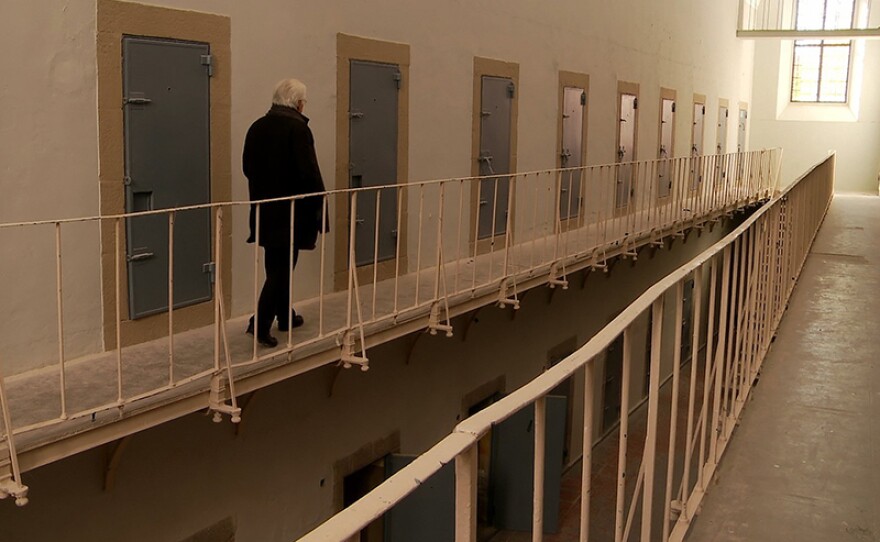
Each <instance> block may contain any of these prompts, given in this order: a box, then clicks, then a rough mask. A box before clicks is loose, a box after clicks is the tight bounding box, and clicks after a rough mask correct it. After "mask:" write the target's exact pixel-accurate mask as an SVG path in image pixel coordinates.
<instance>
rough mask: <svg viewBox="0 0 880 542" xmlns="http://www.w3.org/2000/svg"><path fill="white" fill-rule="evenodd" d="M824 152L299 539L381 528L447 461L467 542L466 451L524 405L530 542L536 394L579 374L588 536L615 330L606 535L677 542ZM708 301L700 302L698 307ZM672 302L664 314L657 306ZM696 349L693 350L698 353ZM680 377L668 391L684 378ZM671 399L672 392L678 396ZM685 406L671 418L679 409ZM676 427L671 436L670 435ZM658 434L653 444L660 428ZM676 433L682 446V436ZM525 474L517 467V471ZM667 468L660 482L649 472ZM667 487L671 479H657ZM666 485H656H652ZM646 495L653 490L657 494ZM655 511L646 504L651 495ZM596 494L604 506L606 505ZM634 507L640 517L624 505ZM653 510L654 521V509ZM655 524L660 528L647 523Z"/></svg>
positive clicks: (821, 194)
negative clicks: (619, 368)
mask: <svg viewBox="0 0 880 542" xmlns="http://www.w3.org/2000/svg"><path fill="white" fill-rule="evenodd" d="M833 170H834V156H831V157H829V158H827V159H825V160H823V162H821V163H820V164H818V165H817V166H815V167H814V168H813V169H812V170H810V171H809V172H808V173H806V174H805V175H804V176H803V177H801V178H800V179H799V180H798V181H797V182H795V183H794V184H792V185H790V186H789V187H788V188H786V190H785V191H784V192H782V193H781V194H779V195H777V196H776V197H775V198H774V199H773V200H772V201H771V202H770V203H769V204H767V205H766V206H764V207H762V208H761V209H760V210H758V211H757V212H756V213H755V214H753V215H752V216H751V217H750V218H749V219H747V220H746V221H745V222H744V223H743V224H742V225H741V226H739V227H738V228H737V229H736V230H735V231H733V232H732V233H731V234H729V235H728V236H726V237H725V238H724V239H722V240H721V241H719V242H718V243H716V244H715V245H714V246H712V247H711V248H710V249H709V250H707V251H705V252H704V253H702V254H701V255H699V256H698V257H697V258H695V259H693V260H692V261H690V262H689V263H687V264H686V265H684V266H682V267H681V268H679V269H678V270H676V271H674V272H673V273H671V274H670V275H668V276H667V277H665V278H664V279H663V280H661V281H659V282H658V283H656V284H655V285H653V286H652V287H651V288H649V289H648V290H647V291H646V292H645V293H644V294H643V295H641V296H640V297H639V298H638V299H637V300H636V301H635V302H634V303H632V304H631V305H630V306H629V307H628V308H627V309H626V310H624V311H623V312H622V313H621V314H620V315H619V316H618V317H617V318H615V319H614V320H613V321H612V322H611V323H610V324H608V326H606V327H605V328H604V329H602V330H601V331H600V332H599V333H598V334H597V335H596V336H594V337H593V338H592V339H591V340H590V341H589V342H588V343H587V344H586V345H584V346H583V347H581V348H580V349H579V350H578V351H576V352H575V353H574V354H572V355H571V356H569V357H568V358H566V359H565V360H563V361H561V362H560V363H558V364H557V365H555V366H553V367H552V368H551V369H549V370H547V371H546V372H544V373H543V374H541V375H540V376H538V377H537V378H535V379H534V380H532V381H531V382H530V383H528V384H526V385H525V386H523V387H522V388H520V389H518V390H516V391H515V392H513V393H511V394H510V395H508V396H507V397H505V398H503V399H501V400H500V401H498V402H496V403H494V404H492V405H491V406H489V407H487V408H486V409H485V410H483V411H481V412H479V413H477V414H475V415H474V416H472V417H471V418H468V419H466V420H464V421H463V422H461V423H460V424H459V425H458V426H457V427H456V428H455V430H454V431H453V432H452V434H450V435H449V436H447V437H446V438H444V439H443V440H441V441H440V442H439V443H438V444H436V445H435V446H433V447H432V448H431V449H429V450H428V451H427V452H425V453H424V454H422V455H421V456H419V457H418V458H417V459H416V460H415V461H413V462H412V463H411V464H410V465H409V466H407V467H406V468H404V469H402V470H401V471H399V472H398V473H396V474H395V475H393V476H392V477H390V478H389V479H388V480H387V481H386V482H385V483H383V484H381V485H380V486H378V487H377V488H376V489H374V490H373V491H372V492H370V493H369V494H367V495H366V496H365V497H363V498H362V499H360V500H359V501H357V502H355V503H354V504H353V505H351V506H350V507H348V508H346V509H345V510H343V511H341V512H339V513H338V514H337V515H335V516H333V517H332V518H330V519H329V520H328V521H327V522H326V523H324V524H322V525H321V526H319V527H318V528H317V529H315V530H314V531H312V532H311V533H309V534H307V535H306V536H304V537H303V538H301V539H300V540H301V541H303V542H319V541H322V542H326V541H342V540H347V539H348V538H349V537H351V536H353V535H356V534H357V533H358V532H359V531H360V530H361V529H362V528H363V527H365V526H367V525H368V524H370V523H371V522H372V521H374V520H376V519H379V518H381V517H382V516H383V514H384V513H385V512H387V511H389V510H391V509H392V508H393V507H394V506H395V505H396V504H398V503H399V502H400V501H402V500H403V499H404V498H406V496H407V495H409V494H410V493H411V492H412V491H414V490H415V489H417V488H418V487H419V486H420V485H422V484H424V483H426V482H427V481H428V480H429V478H430V477H431V476H432V475H434V474H435V473H437V472H438V471H439V469H440V468H441V467H442V466H443V465H446V464H449V463H451V462H453V461H454V463H455V476H456V482H455V483H456V486H455V520H454V521H455V533H456V534H455V540H456V541H457V542H473V541H475V540H476V526H477V519H476V518H477V507H478V504H477V499H476V492H477V446H478V441H479V440H480V438H481V437H482V436H484V435H485V434H486V433H487V432H488V431H490V430H491V428H492V427H493V426H494V425H496V424H498V423H500V422H502V421H503V420H505V419H507V418H509V417H510V416H512V415H513V414H515V413H516V412H518V411H520V410H521V409H524V408H534V410H535V414H534V416H535V418H534V420H535V426H534V439H535V455H534V457H535V459H534V476H535V483H534V486H533V487H534V488H535V489H534V490H533V492H534V493H533V503H534V504H533V528H532V540H534V541H540V540H541V539H542V536H543V535H542V518H543V502H544V495H543V494H542V493H543V487H544V486H543V484H542V483H541V480H542V479H541V476H543V472H544V455H543V450H544V445H545V442H544V438H545V436H544V424H545V398H546V396H547V395H548V393H549V392H550V391H551V390H553V389H554V388H555V387H556V386H558V385H559V384H561V383H562V382H564V381H565V380H566V379H567V378H569V377H571V376H572V375H574V374H575V372H576V371H584V401H583V409H584V412H583V415H584V428H583V431H584V435H585V437H584V438H583V450H582V453H583V456H582V467H583V468H582V484H581V489H580V505H581V508H580V510H581V516H580V538H579V539H580V540H581V541H586V540H588V538H589V533H590V527H591V522H602V521H607V522H608V527H609V529H608V530H610V527H611V524H612V519H611V518H610V517H591V516H590V505H591V498H597V496H596V495H595V493H594V492H593V491H592V488H591V480H592V461H593V458H592V452H593V439H592V438H591V437H592V436H593V435H594V430H593V420H594V412H593V405H594V401H593V400H592V399H593V397H595V394H596V393H597V389H596V386H595V377H594V366H595V363H596V360H597V359H599V358H600V357H601V355H602V354H603V352H604V351H605V349H606V348H608V346H609V345H610V344H611V343H612V341H614V340H615V338H616V337H619V336H620V335H621V334H622V335H623V378H622V379H621V405H622V408H621V418H620V429H619V431H618V449H617V450H618V458H619V459H618V466H617V480H618V484H617V490H616V494H615V495H614V497H615V501H616V506H615V507H614V509H615V513H614V517H613V532H614V539H615V541H617V542H620V541H624V540H630V533H631V532H638V533H639V534H638V539H639V540H641V541H643V542H648V541H652V540H663V541H664V542H665V541H667V540H676V541H678V540H682V539H683V538H684V535H685V533H686V531H687V529H688V526H689V524H690V521H691V519H692V518H693V517H694V516H695V514H696V513H697V510H698V507H699V505H700V502H701V500H702V498H703V496H704V494H705V492H706V489H707V487H708V486H709V483H710V482H711V480H712V477H713V474H714V472H715V468H716V467H717V465H718V461H719V460H720V458H721V455H722V453H723V452H724V450H725V448H726V445H727V443H728V442H729V439H730V437H731V434H732V432H733V430H734V428H735V426H736V424H737V421H738V420H739V418H740V413H741V411H742V409H743V407H744V405H745V403H746V399H747V398H748V394H749V392H750V390H751V387H752V384H753V382H754V381H755V378H756V377H757V374H758V371H759V370H760V368H761V364H762V362H763V360H764V357H765V355H766V353H767V351H768V349H769V347H770V344H771V342H772V339H773V336H774V333H775V330H776V328H777V326H778V324H779V321H780V319H781V318H782V315H783V313H784V311H785V308H786V304H787V301H788V298H789V296H790V294H791V292H792V289H793V288H794V285H795V282H796V280H797V277H798V276H799V274H800V270H801V268H802V266H803V264H804V262H805V260H806V257H807V254H808V252H809V249H810V246H811V244H812V241H813V239H814V237H815V234H816V232H817V231H818V228H819V226H820V224H821V222H822V220H823V218H824V216H825V213H826V211H827V208H828V206H829V205H830V202H831V198H832V191H833ZM688 280H693V282H694V294H693V299H694V300H695V301H694V303H693V308H692V311H693V312H692V314H691V315H690V317H691V319H692V320H691V321H692V323H693V324H692V325H691V330H692V334H691V336H690V337H682V322H683V318H684V315H683V306H684V303H683V297H684V293H683V289H684V284H685V282H686V281H688ZM707 298H708V299H707ZM667 304H669V305H672V306H673V307H674V308H673V310H672V311H667V310H666V305H667ZM649 310H650V311H651V314H652V316H653V318H652V320H651V321H652V327H651V329H650V334H651V342H650V344H651V350H650V373H649V378H650V380H649V392H648V399H647V431H646V438H645V441H644V448H643V454H642V458H641V465H640V466H639V468H638V474H637V481H636V484H635V488H634V490H631V491H630V490H629V489H628V488H630V487H632V486H631V485H628V484H627V480H631V479H632V475H633V474H635V472H634V471H631V470H630V467H629V466H628V464H627V463H628V462H627V459H628V458H627V448H628V446H627V438H628V427H627V425H628V418H629V412H628V406H629V405H630V402H629V399H628V390H629V388H630V385H631V382H630V381H629V380H630V368H631V366H632V363H633V360H632V350H633V324H634V322H635V320H636V319H637V318H638V317H639V316H640V315H643V314H645V313H646V311H649ZM668 325H671V326H673V329H674V330H675V331H674V339H673V345H672V348H668V345H667V348H666V349H664V348H663V344H662V341H663V338H664V334H663V328H664V327H665V326H668ZM687 340H690V348H691V350H690V351H691V352H692V353H693V359H692V360H691V361H690V370H689V376H688V374H687V373H686V372H685V373H684V374H683V369H684V368H685V367H686V363H685V360H683V359H682V356H681V352H682V349H681V345H682V343H683V341H687ZM701 346H702V348H701ZM670 358H671V361H672V363H671V366H672V375H671V388H672V390H671V396H670V400H669V405H668V407H667V408H668V412H669V416H670V418H669V426H668V427H661V426H660V424H659V416H658V412H659V410H660V396H661V394H660V391H661V381H660V379H661V374H660V372H661V365H662V364H663V363H666V362H668V361H670ZM683 377H685V378H687V379H688V380H689V385H688V387H687V388H686V389H684V390H682V389H680V386H681V382H682V378H683ZM682 394H683V395H682ZM685 398H686V399H687V401H686V402H687V409H686V412H682V413H681V417H682V418H683V420H682V419H679V416H680V413H679V402H682V404H684V401H683V400H684V399H685ZM682 421H684V431H683V433H684V434H683V435H682V432H681V425H682ZM664 432H666V434H665V435H664V434H663V433H664ZM660 436H662V437H664V438H665V437H666V436H668V442H669V449H668V461H667V463H666V464H665V465H658V464H657V463H656V461H655V457H656V456H657V453H658V440H660V439H659V438H658V437H660ZM682 437H684V438H682ZM524 468H529V467H527V466H525V465H524ZM663 469H665V477H661V478H658V473H659V472H662V470H663ZM666 480H668V481H670V482H669V483H665V482H661V481H666ZM662 483H665V487H662V486H661V485H658V484H662ZM655 489H656V490H657V492H656V493H655ZM660 489H662V490H663V493H662V494H663V495H664V497H663V499H662V502H655V500H654V499H655V495H659V494H661V493H660V492H659V490H660ZM606 497H610V496H607V495H606ZM639 505H641V515H640V516H641V519H639V517H638V516H637V515H636V510H637V509H638V507H639ZM660 508H662V514H661V513H660ZM661 517H662V520H659V518H661Z"/></svg>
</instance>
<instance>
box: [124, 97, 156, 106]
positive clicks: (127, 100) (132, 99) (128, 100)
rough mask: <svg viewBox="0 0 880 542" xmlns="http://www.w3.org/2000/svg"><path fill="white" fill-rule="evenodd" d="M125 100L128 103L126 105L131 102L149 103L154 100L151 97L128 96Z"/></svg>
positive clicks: (135, 103) (137, 103) (136, 103)
mask: <svg viewBox="0 0 880 542" xmlns="http://www.w3.org/2000/svg"><path fill="white" fill-rule="evenodd" d="M124 101H125V104H126V105H128V104H131V105H147V104H148V103H152V102H153V100H151V99H149V98H126V99H125V100H124Z"/></svg>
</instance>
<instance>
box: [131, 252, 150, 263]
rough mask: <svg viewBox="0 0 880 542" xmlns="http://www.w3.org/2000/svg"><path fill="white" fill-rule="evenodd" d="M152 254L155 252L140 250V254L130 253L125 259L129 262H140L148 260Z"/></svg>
mask: <svg viewBox="0 0 880 542" xmlns="http://www.w3.org/2000/svg"><path fill="white" fill-rule="evenodd" d="M153 256H155V254H153V253H152V252H142V253H140V254H132V255H131V256H129V257H128V258H127V260H128V261H130V262H142V261H144V260H149V259H150V258H152V257H153Z"/></svg>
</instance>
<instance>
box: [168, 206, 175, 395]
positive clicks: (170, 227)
mask: <svg viewBox="0 0 880 542" xmlns="http://www.w3.org/2000/svg"><path fill="white" fill-rule="evenodd" d="M174 214H175V213H174V211H173V210H172V211H169V212H168V385H169V386H173V385H174Z"/></svg>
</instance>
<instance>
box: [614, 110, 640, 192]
mask: <svg viewBox="0 0 880 542" xmlns="http://www.w3.org/2000/svg"><path fill="white" fill-rule="evenodd" d="M638 103H639V102H638V98H636V96H635V95H634V94H621V95H620V129H619V130H618V131H617V161H618V162H623V164H621V165H620V166H618V169H617V190H616V192H615V204H616V206H617V208H618V209H619V208H622V207H626V206H628V205H629V201H630V198H632V196H633V187H632V184H633V178H632V177H633V166H632V164H631V162H632V161H633V160H635V159H636V157H635V148H636V109H637V108H638Z"/></svg>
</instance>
